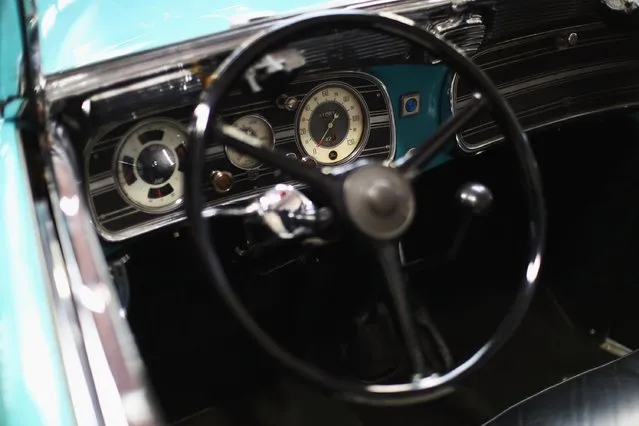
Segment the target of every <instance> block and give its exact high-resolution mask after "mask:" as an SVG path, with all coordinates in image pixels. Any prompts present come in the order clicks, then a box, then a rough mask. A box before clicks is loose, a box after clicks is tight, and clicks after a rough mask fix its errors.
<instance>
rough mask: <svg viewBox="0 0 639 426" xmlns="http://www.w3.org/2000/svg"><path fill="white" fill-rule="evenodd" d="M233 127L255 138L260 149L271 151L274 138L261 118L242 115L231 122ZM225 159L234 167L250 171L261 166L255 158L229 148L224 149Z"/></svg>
mask: <svg viewBox="0 0 639 426" xmlns="http://www.w3.org/2000/svg"><path fill="white" fill-rule="evenodd" d="M233 126H235V127H237V128H238V129H240V130H242V131H243V132H244V133H246V134H248V135H251V136H253V137H255V138H256V139H257V140H258V141H259V142H260V144H261V147H262V148H267V149H273V145H274V138H273V129H272V128H271V125H270V124H269V123H268V121H266V120H265V119H264V118H263V117H262V116H260V115H255V114H250V115H244V116H242V117H240V118H238V119H237V120H235V121H234V122H233ZM224 149H225V151H226V157H227V158H228V159H229V161H230V162H231V164H233V165H234V166H235V167H237V168H240V169H244V170H252V169H256V168H258V167H260V165H261V164H262V163H261V162H260V161H259V160H256V159H255V158H253V157H251V156H249V155H246V154H242V153H241V152H238V151H237V150H235V149H233V148H231V147H228V146H227V147H225V148H224Z"/></svg>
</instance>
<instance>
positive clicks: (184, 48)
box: [44, 0, 453, 103]
mask: <svg viewBox="0 0 639 426" xmlns="http://www.w3.org/2000/svg"><path fill="white" fill-rule="evenodd" d="M440 8H441V9H443V8H446V9H449V10H451V12H452V8H453V2H452V1H451V0H359V1H357V0H356V1H355V2H353V1H348V0H338V1H335V2H333V3H329V4H323V5H321V6H315V7H311V8H308V9H304V10H298V11H295V12H293V13H290V14H284V15H280V16H276V17H270V18H266V19H264V20H261V21H258V22H255V23H250V24H247V25H244V26H242V27H238V28H232V29H230V30H228V31H225V32H222V33H217V34H213V35H211V36H206V37H202V38H199V39H195V40H191V41H187V42H184V43H180V44H176V45H171V46H167V47H163V48H160V49H156V50H151V51H147V52H142V53H138V54H134V55H131V56H126V57H122V58H118V59H114V60H110V61H105V62H100V63H97V64H93V65H89V66H86V67H81V68H78V69H76V70H72V71H68V72H63V73H59V74H53V75H49V76H47V78H46V80H45V81H44V83H45V84H44V90H45V92H46V99H47V102H49V103H52V102H55V101H58V100H61V99H64V98H67V97H70V96H76V95H81V94H86V93H89V92H93V91H97V90H105V89H108V88H111V87H113V86H115V85H118V84H122V83H125V82H127V81H131V80H135V79H144V78H152V77H153V76H157V75H159V74H163V73H168V72H180V71H182V70H185V69H186V67H187V66H188V65H190V64H194V63H197V62H198V61H200V60H202V59H205V58H208V57H212V56H216V55H220V54H224V53H228V52H231V51H232V50H233V49H235V48H236V47H238V46H240V45H241V44H242V43H243V42H245V41H246V40H247V39H250V38H251V37H254V36H256V35H258V34H259V33H260V32H261V31H264V30H268V29H269V28H270V27H271V26H272V25H273V24H275V23H277V22H279V21H281V20H284V19H287V18H291V17H293V16H297V15H300V14H302V13H306V12H312V11H317V10H326V9H333V10H336V9H361V10H365V11H370V12H391V13H395V14H401V15H409V16H410V15H411V14H421V13H424V12H430V11H433V10H436V9H440Z"/></svg>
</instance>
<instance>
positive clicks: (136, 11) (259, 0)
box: [36, 0, 327, 75]
mask: <svg viewBox="0 0 639 426" xmlns="http://www.w3.org/2000/svg"><path fill="white" fill-rule="evenodd" d="M322 3H327V2H325V1H318V0H232V1H229V2H226V3H225V2H221V3H217V2H215V1H210V0H188V1H175V0H147V1H143V0H108V1H95V0H36V4H37V8H38V16H39V17H40V48H41V53H42V72H43V73H44V74H45V75H48V74H53V73H56V72H59V71H65V70H70V69H73V68H76V67H79V66H82V65H88V64H92V63H96V62H99V61H104V60H108V59H113V58H117V57H120V56H123V55H130V54H134V53H138V52H141V51H145V50H149V49H153V48H157V47H161V46H166V45H169V44H174V43H179V42H182V41H186V40H190V39H194V38H198V37H202V36H206V35H210V34H214V33H218V32H221V31H225V30H228V29H230V28H232V27H234V26H237V25H240V24H243V23H246V22H247V21H248V20H249V19H252V18H256V17H260V16H273V15H278V14H282V13H285V12H292V11H295V10H300V9H305V8H308V7H312V6H317V5H319V4H322Z"/></svg>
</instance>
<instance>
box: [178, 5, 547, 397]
mask: <svg viewBox="0 0 639 426" xmlns="http://www.w3.org/2000/svg"><path fill="white" fill-rule="evenodd" d="M329 27H330V28H337V29H344V30H352V29H363V30H373V31H378V32H382V33H387V34H390V35H392V36H395V37H398V38H401V39H404V40H406V41H408V42H409V43H412V44H413V45H415V46H418V47H420V48H423V49H424V50H425V51H429V52H431V53H432V54H434V56H435V57H437V58H439V59H441V60H442V61H443V62H444V63H446V64H447V65H448V66H449V67H451V69H452V70H454V71H457V72H458V73H459V74H460V76H461V77H463V78H465V79H466V80H467V81H468V82H470V83H471V84H472V85H473V87H474V88H475V89H476V91H475V92H474V95H473V97H472V100H471V102H470V103H469V104H468V106H467V107H466V108H465V109H463V110H462V111H459V112H457V113H456V114H455V115H454V116H453V117H451V118H450V119H448V120H447V121H445V122H444V123H443V124H442V125H441V126H440V127H439V128H438V129H437V130H436V131H435V132H434V133H433V134H431V135H430V136H429V138H427V140H426V141H424V143H423V144H422V145H421V146H420V147H419V148H417V149H416V150H415V151H414V152H413V153H412V154H408V155H405V156H404V157H402V158H400V159H398V160H396V161H394V162H392V163H390V164H382V163H376V162H370V161H358V162H355V163H352V164H347V165H344V166H337V167H334V168H332V169H330V170H329V169H319V168H315V167H309V166H308V165H304V164H303V163H301V162H299V161H296V160H294V159H291V158H288V157H286V156H285V155H284V154H282V153H279V152H277V151H271V150H267V149H264V148H261V147H260V144H259V142H258V141H256V140H254V139H253V138H252V137H251V136H250V135H246V134H245V133H243V132H241V131H239V130H238V129H236V128H234V127H232V126H230V125H229V124H226V123H224V122H223V121H222V120H221V119H220V118H219V116H218V115H217V111H218V106H219V105H220V100H222V99H223V98H224V96H225V95H226V94H228V93H229V92H230V90H231V88H232V87H233V85H234V84H236V83H237V82H238V81H239V79H240V78H242V77H243V76H244V73H245V72H246V70H247V69H248V68H249V67H250V66H251V65H252V64H254V63H255V62H256V61H257V60H259V59H261V57H262V56H263V55H264V54H265V53H266V52H269V51H272V50H274V49H277V48H281V47H282V46H284V45H286V43H288V42H290V41H292V40H295V39H296V38H299V37H303V36H304V35H305V34H308V33H309V32H310V31H313V30H321V29H323V28H329ZM484 108H490V110H491V113H492V116H493V118H494V119H495V120H496V122H497V123H498V125H499V126H500V128H501V131H502V132H503V133H504V136H505V137H506V140H510V142H511V143H512V144H514V148H515V151H516V157H517V159H518V161H519V165H520V173H521V182H522V185H523V190H524V191H525V200H526V203H527V211H528V231H529V249H528V252H527V259H526V260H527V263H526V269H525V271H523V278H522V282H521V285H520V289H519V290H518V293H517V296H516V298H515V301H514V302H513V305H512V307H511V309H510V311H509V312H508V313H507V315H506V316H505V318H504V319H503V320H502V322H501V323H500V325H499V326H498V328H497V330H496V331H495V333H494V334H493V335H492V337H491V338H490V340H489V341H487V342H486V343H485V344H484V345H483V346H482V347H481V348H480V349H479V350H478V351H477V352H476V353H475V354H473V355H472V356H471V357H470V358H468V359H466V360H465V361H463V362H461V363H458V364H457V365H456V366H454V367H453V368H452V369H450V370H448V371H444V372H437V373H432V371H433V369H432V368H429V365H430V366H432V365H433V363H434V362H435V361H434V360H432V358H430V359H429V356H428V355H426V354H425V353H424V351H422V349H421V345H420V342H419V336H418V332H417V329H416V325H415V322H414V318H413V315H412V312H411V310H410V304H409V299H408V296H407V288H406V283H405V282H404V278H403V274H402V264H401V261H400V253H399V249H398V242H399V239H400V238H401V236H402V235H403V234H404V233H405V232H406V230H407V229H408V227H409V226H410V225H411V223H412V221H413V218H414V216H415V205H416V203H415V196H414V190H413V188H412V184H413V181H414V180H415V178H416V177H417V176H418V175H419V174H420V171H421V170H423V167H424V166H425V165H426V164H428V162H429V161H430V160H432V159H433V158H434V156H435V155H436V154H437V153H438V152H439V151H441V150H442V149H443V147H445V146H446V145H447V143H449V142H450V141H451V140H452V139H453V138H454V136H455V134H456V133H457V132H459V131H460V130H462V129H463V128H464V126H465V125H466V124H467V123H468V122H469V121H470V120H471V119H472V118H473V117H475V116H476V115H477V114H478V113H479V112H480V111H482V109H484ZM191 132H192V134H191V141H190V149H189V163H190V164H189V168H188V170H187V174H186V188H185V193H186V208H187V213H188V217H189V220H190V224H191V227H192V233H193V237H194V240H195V243H196V245H197V248H198V250H199V252H200V254H201V256H202V259H203V261H204V263H205V266H206V268H207V270H208V273H209V274H210V278H211V280H212V282H213V284H214V285H215V287H216V288H217V290H218V292H219V294H220V295H221V297H222V299H223V300H224V301H225V302H226V303H227V304H228V306H229V307H230V309H231V311H232V312H233V313H234V315H235V316H236V317H237V319H238V320H239V321H240V323H241V324H243V326H244V327H245V328H246V329H247V330H248V331H249V332H250V334H251V335H252V336H253V337H254V338H255V340H256V341H257V342H258V344H259V345H260V346H261V347H262V348H263V349H264V350H265V351H266V352H268V353H269V354H270V355H272V356H273V357H274V358H275V359H277V360H279V361H280V362H281V363H282V364H283V365H284V366H285V367H287V368H289V369H290V370H292V371H293V372H294V373H297V374H298V375H299V376H301V377H302V378H304V379H306V380H307V381H310V382H312V383H315V384H317V385H320V386H321V387H322V388H324V389H325V390H328V391H330V392H333V393H335V394H336V395H337V396H340V397H342V398H345V399H347V400H349V401H353V402H357V403H367V404H375V405H392V404H411V403H418V402H422V401H425V400H429V399H432V398H434V397H437V396H440V395H442V394H443V393H446V392H448V391H450V389H451V387H452V385H453V384H454V383H455V382H457V381H458V380H460V379H461V378H462V377H464V376H466V375H467V374H468V373H470V372H471V371H473V370H475V369H477V368H478V367H479V366H481V365H482V364H483V363H484V362H485V361H486V360H488V359H489V358H490V357H491V356H492V355H493V354H494V353H495V352H496V351H497V350H498V348H499V347H500V346H501V345H502V344H503V343H504V342H505V341H506V340H507V339H508V338H509V337H510V336H511V335H512V334H513V332H514V331H515V329H516V328H517V326H518V325H519V323H520V321H521V319H522V318H523V316H524V314H525V313H526V311H527V309H528V306H529V305H530V302H531V299H532V296H533V294H534V290H535V287H536V282H537V277H538V272H539V268H540V265H541V256H542V249H543V246H544V240H545V233H546V215H545V207H544V198H543V195H542V187H541V177H540V174H539V171H538V169H537V164H536V160H535V157H534V155H533V152H532V150H531V149H530V146H529V143H528V141H527V138H526V136H525V135H524V133H523V131H522V129H521V127H520V125H519V123H518V121H517V119H516V118H515V116H514V114H513V112H512V110H511V109H510V107H509V106H508V104H507V103H506V100H505V99H504V98H503V97H502V96H501V95H500V94H499V92H498V91H497V88H496V87H495V86H494V84H493V83H492V82H491V81H490V79H489V78H488V77H487V76H486V75H485V74H484V73H483V72H482V71H481V70H480V69H479V68H478V67H477V66H476V65H474V64H473V62H472V61H471V60H469V59H468V58H466V56H464V54H463V53H462V52H461V51H460V50H458V49H457V48H456V47H455V46H452V45H451V44H449V43H448V42H446V41H445V40H443V39H442V38H440V37H439V36H438V35H437V34H434V33H432V32H428V31H426V30H424V29H422V28H420V27H418V26H417V25H415V23H414V22H412V21H411V20H409V19H406V18H403V17H399V16H395V15H390V14H371V13H366V12H361V11H339V12H322V13H316V14H312V15H306V16H302V17H298V18H295V19H292V20H289V21H287V22H284V23H282V24H279V25H277V26H276V27H275V28H271V29H269V30H268V31H266V32H263V33H261V34H259V35H258V36H256V37H254V38H252V39H251V40H249V41H247V42H246V43H244V44H243V45H242V46H240V47H239V48H238V49H237V50H235V52H233V53H232V54H231V55H230V56H229V57H228V58H227V59H226V60H225V61H224V62H223V63H222V64H221V65H220V67H219V68H218V70H217V71H216V73H215V74H213V82H212V84H211V85H210V86H209V87H208V88H206V89H205V90H204V91H203V92H202V95H201V101H200V103H199V104H198V106H197V107H196V109H195V112H194V117H193V122H192V125H191ZM211 140H215V141H216V142H219V143H223V144H225V145H227V146H229V147H231V148H233V149H235V150H237V151H239V152H241V153H243V154H246V155H249V156H251V157H253V158H255V159H257V160H260V161H262V162H263V163H265V164H267V165H269V166H272V167H275V168H277V169H280V170H282V171H283V172H285V173H287V174H288V175H290V176H291V177H293V178H295V179H297V180H299V181H301V182H303V183H305V184H307V185H308V186H309V187H310V188H311V189H313V190H314V191H315V193H317V194H318V195H319V196H320V197H321V199H322V200H323V201H324V202H325V203H326V204H327V205H328V206H329V208H330V210H331V212H332V213H333V215H334V217H335V218H336V219H339V220H340V221H341V222H342V223H343V224H345V225H346V228H347V229H349V230H350V232H351V233H353V234H355V235H356V236H357V237H359V238H360V239H361V240H364V241H366V242H367V243H369V244H370V246H371V247H372V248H373V251H374V252H375V253H376V256H377V259H378V261H379V263H380V265H381V269H382V270H383V273H384V277H385V281H386V284H387V287H388V291H389V294H390V300H392V302H393V304H394V310H395V312H396V314H395V322H396V325H397V327H398V328H399V330H400V331H401V336H402V337H403V341H404V344H405V349H406V351H407V355H408V359H409V360H410V364H411V366H412V370H413V375H412V377H410V378H408V379H407V381H406V382H405V383H397V384H363V383H358V382H355V381H351V380H345V379H342V378H339V377H336V376H334V375H331V374H329V373H328V372H325V371H322V370H321V369H320V368H318V367H316V366H314V365H311V364H309V363H307V362H306V361H303V360H302V359H300V358H298V357H296V356H294V355H293V354H291V353H290V352H288V351H287V350H286V349H284V348H282V347H281V346H279V345H278V344H277V343H276V342H275V341H274V340H273V339H272V338H271V337H270V336H269V335H268V334H267V333H265V332H264V330H263V329H262V328H261V327H260V326H259V325H258V324H257V323H256V321H255V320H254V319H253V318H252V316H251V314H250V313H249V312H248V311H247V309H246V308H245V306H244V305H243V304H242V302H241V300H240V299H239V298H238V296H237V295H236V294H235V292H234V291H233V288H232V287H231V285H230V284H229V280H228V278H227V276H226V274H225V272H224V268H223V266H222V264H221V261H220V258H219V257H218V255H217V253H216V250H215V248H214V246H213V243H212V241H211V239H210V229H209V223H208V220H207V219H206V218H205V217H204V215H203V208H204V204H203V197H202V195H201V183H202V173H203V158H204V155H203V151H204V146H205V142H206V141H211Z"/></svg>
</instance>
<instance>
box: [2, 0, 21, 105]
mask: <svg viewBox="0 0 639 426" xmlns="http://www.w3.org/2000/svg"><path fill="white" fill-rule="evenodd" d="M19 16H20V15H19V14H18V0H0V104H2V102H3V101H4V100H6V99H7V98H10V97H12V96H17V94H18V87H19V76H20V60H21V58H22V38H21V37H20V21H19V19H18V18H19Z"/></svg>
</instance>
